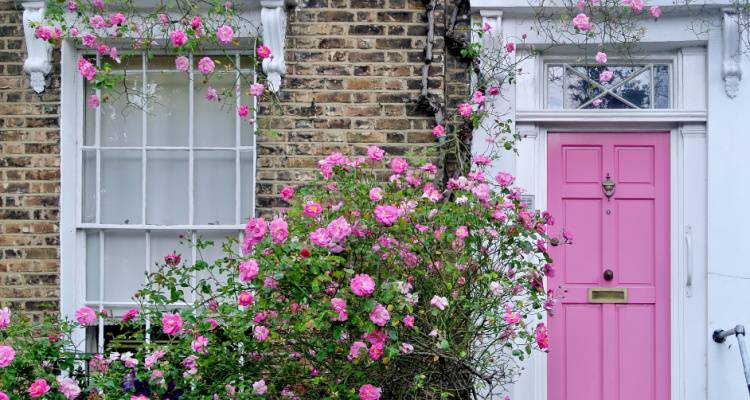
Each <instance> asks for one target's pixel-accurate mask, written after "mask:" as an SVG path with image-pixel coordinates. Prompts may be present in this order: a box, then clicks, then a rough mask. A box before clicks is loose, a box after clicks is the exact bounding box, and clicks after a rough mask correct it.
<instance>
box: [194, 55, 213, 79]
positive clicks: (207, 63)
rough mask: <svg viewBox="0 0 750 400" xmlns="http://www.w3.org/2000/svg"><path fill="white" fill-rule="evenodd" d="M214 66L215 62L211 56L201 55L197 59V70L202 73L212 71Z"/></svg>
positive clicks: (205, 73) (206, 73)
mask: <svg viewBox="0 0 750 400" xmlns="http://www.w3.org/2000/svg"><path fill="white" fill-rule="evenodd" d="M214 68H216V64H214V60H212V59H211V57H203V58H201V59H200V61H198V71H200V72H201V74H203V75H208V74H210V73H212V72H214Z"/></svg>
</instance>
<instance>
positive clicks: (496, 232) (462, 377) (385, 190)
mask: <svg viewBox="0 0 750 400" xmlns="http://www.w3.org/2000/svg"><path fill="white" fill-rule="evenodd" d="M367 154H368V156H367V157H358V158H349V157H347V156H345V155H343V154H341V153H335V154H332V155H330V156H328V157H326V158H325V159H323V160H321V161H320V162H319V166H320V172H321V176H320V179H318V180H316V181H313V182H309V184H307V185H305V186H302V187H299V188H296V189H294V188H291V187H289V188H285V189H284V190H283V191H282V196H283V199H284V201H286V202H288V203H289V208H287V209H285V210H283V212H281V213H279V214H278V215H275V216H273V217H271V218H251V219H250V220H249V221H248V223H247V226H246V229H245V232H244V240H243V241H242V242H239V241H237V240H236V239H231V238H230V239H228V240H227V241H226V242H225V243H223V244H222V245H221V246H222V249H223V250H224V253H225V254H224V256H223V257H222V258H220V259H217V260H197V261H195V262H193V263H187V262H184V261H183V259H182V256H181V255H179V254H176V253H171V254H167V255H166V256H165V259H164V263H163V264H162V265H160V266H159V268H158V271H157V272H155V273H152V274H151V275H149V277H148V284H147V285H146V286H145V287H144V288H143V289H142V290H140V291H139V292H138V293H137V294H136V296H135V298H136V299H137V300H138V302H139V303H140V304H141V306H140V307H139V308H135V309H132V310H129V311H128V312H126V313H124V314H123V315H122V316H121V317H119V321H118V323H119V324H120V325H121V329H120V330H121V331H122V332H125V333H124V334H123V335H121V336H120V337H118V338H116V339H115V340H113V341H112V342H111V343H110V347H109V348H108V350H107V352H106V354H94V355H91V356H88V357H85V358H84V361H85V363H86V366H87V369H88V371H89V378H88V380H87V381H73V380H70V381H58V380H57V378H56V376H57V375H59V374H57V375H56V374H55V373H54V372H55V371H58V372H59V371H60V370H61V369H60V367H59V366H55V365H56V363H58V364H59V363H60V361H59V360H63V361H64V363H63V365H64V366H65V367H66V368H67V369H68V370H72V366H73V363H72V361H69V360H70V359H71V357H72V356H70V355H68V356H65V357H67V358H65V357H62V356H61V354H63V352H64V346H69V347H70V348H72V346H73V345H74V343H72V340H67V339H65V338H66V337H68V336H66V335H67V333H66V334H64V335H62V336H61V335H59V334H57V336H55V339H54V340H52V339H49V340H48V341H47V342H45V341H43V340H37V341H35V343H36V342H38V343H44V346H53V344H54V343H60V344H56V345H55V346H58V347H55V349H57V350H56V351H51V352H49V353H45V354H48V355H49V358H46V357H43V356H40V354H36V358H34V357H32V356H28V357H27V356H23V358H24V359H28V360H31V359H33V360H34V362H33V363H32V362H28V363H26V362H24V363H20V362H19V361H17V360H18V356H15V357H16V359H15V360H14V359H13V358H14V356H13V355H12V354H11V352H9V351H6V350H0V354H1V355H0V363H2V364H0V368H3V372H4V374H3V380H0V391H3V392H5V393H12V394H13V396H15V397H16V398H28V397H31V398H37V397H42V396H47V398H63V397H65V398H69V399H74V398H77V396H78V395H77V394H75V392H76V390H75V388H78V389H80V393H83V395H81V398H83V396H86V397H88V398H130V399H139V400H140V399H147V398H153V399H155V398H161V399H177V398H181V399H207V398H212V399H230V398H247V399H261V398H288V399H360V400H376V399H392V398H425V399H431V398H446V397H448V398H467V396H472V395H477V396H491V395H496V394H498V393H502V392H503V389H504V387H505V385H507V384H508V383H510V382H512V381H513V380H514V379H515V378H516V376H517V373H518V370H517V369H516V367H515V361H517V360H522V359H524V358H525V357H527V356H528V355H529V354H530V353H531V352H532V351H533V349H534V348H537V349H542V350H545V349H546V348H547V340H548V339H547V331H546V327H545V326H544V323H542V322H541V321H540V320H541V318H542V317H543V314H544V312H545V310H547V309H549V308H550V306H551V297H550V294H549V293H548V292H547V291H546V290H545V287H544V276H545V274H549V273H551V272H552V271H553V269H552V266H551V262H552V260H551V259H550V257H549V255H548V253H547V249H548V246H549V245H556V244H558V240H557V239H555V238H553V237H551V236H550V235H549V232H550V227H551V226H552V225H553V224H554V219H553V218H552V216H550V215H549V214H548V213H546V212H539V211H533V210H529V209H528V208H527V207H526V205H525V204H524V203H523V202H522V201H521V198H520V193H521V192H520V190H519V189H518V188H515V187H513V186H512V185H513V180H514V179H513V177H512V176H511V175H509V174H505V173H500V174H498V175H497V176H495V177H488V176H485V172H484V171H483V169H484V167H485V165H486V164H487V163H486V162H484V161H483V159H482V158H481V157H478V161H479V162H478V163H477V164H478V166H477V168H476V169H475V170H474V171H472V172H471V173H470V174H469V175H468V176H465V177H464V176H461V177H458V178H455V179H451V180H450V181H449V182H448V185H447V188H446V189H445V190H440V189H438V188H437V187H436V186H435V185H434V184H433V183H432V180H433V178H434V174H435V169H436V168H435V166H434V165H432V164H431V163H429V162H425V163H419V164H412V163H411V162H410V161H409V160H407V159H405V158H402V157H390V158H388V157H387V155H386V154H385V152H384V151H383V150H381V149H378V148H376V147H371V148H370V149H368V152H367ZM386 169H389V170H390V176H389V177H388V179H387V181H383V179H382V172H383V171H384V170H386ZM193 245H194V246H196V247H197V253H198V254H202V253H203V252H204V251H205V249H206V248H207V247H208V246H211V245H213V243H211V242H204V241H200V240H199V241H198V242H197V243H193ZM180 304H181V305H180ZM0 316H1V315H0ZM100 317H102V314H100V313H95V312H94V311H93V310H91V309H88V308H86V307H84V308H81V309H80V310H78V312H77V313H76V315H75V319H76V321H75V322H74V323H72V324H74V325H70V324H68V325H65V326H64V328H65V329H62V331H63V332H69V331H70V330H71V329H72V328H74V327H76V326H78V327H80V326H87V325H91V324H96V323H98V321H99V318H100ZM106 319H108V320H112V319H113V317H111V316H106ZM3 321H4V320H3V319H1V318H0V323H3V324H5V325H6V326H8V325H10V326H13V323H5V322H3ZM147 324H148V325H147ZM144 326H151V330H150V331H148V334H149V340H146V333H147V330H146V329H144ZM11 332H15V333H16V335H21V336H33V335H26V334H22V333H21V332H20V331H11ZM128 332H129V333H128ZM37 337H38V335H37ZM2 338H3V340H2V341H0V343H1V344H3V345H4V346H10V347H13V348H15V351H16V352H19V351H21V352H28V351H29V350H28V348H27V346H26V345H23V344H21V345H18V344H17V342H16V340H27V339H12V336H7V335H6V336H3V337H2ZM50 338H52V336H50ZM28 340H31V339H28ZM125 340H127V341H128V342H129V343H132V342H133V341H136V342H138V341H140V342H142V343H143V344H142V345H139V346H135V347H132V345H131V347H124V346H123V343H125ZM48 342H49V343H48ZM63 343H64V344H63ZM24 354H27V353H24ZM40 365H41V366H40ZM44 365H53V366H52V367H48V368H47V369H45V367H44ZM56 368H57V369H56ZM62 370H65V369H64V368H63V369H62ZM8 371H14V372H13V373H12V375H9V374H8ZM21 375H22V376H23V378H16V377H17V376H21ZM9 376H13V377H14V378H12V379H11V378H8V377H9ZM17 379H18V380H17ZM39 379H43V380H45V382H41V381H39ZM21 382H23V383H22V384H21ZM65 393H68V394H67V395H66V394H65ZM74 394H75V395H74ZM61 396H63V397H61ZM0 398H2V394H0Z"/></svg>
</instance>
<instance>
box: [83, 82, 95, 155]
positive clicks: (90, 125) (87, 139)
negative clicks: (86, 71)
mask: <svg viewBox="0 0 750 400" xmlns="http://www.w3.org/2000/svg"><path fill="white" fill-rule="evenodd" d="M87 86H88V85H87ZM92 94H96V91H95V90H93V88H89V89H87V91H86V98H84V102H87V100H88V98H89V96H90V95H92ZM83 110H84V111H83V112H84V113H85V114H86V125H85V126H84V129H83V145H84V146H94V145H95V144H96V139H95V138H96V112H97V110H98V108H91V107H89V106H88V105H86V106H85V107H84V108H83Z"/></svg>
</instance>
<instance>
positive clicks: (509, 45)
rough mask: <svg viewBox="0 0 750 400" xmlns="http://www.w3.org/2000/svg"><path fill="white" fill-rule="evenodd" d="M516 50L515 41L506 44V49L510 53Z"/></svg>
mask: <svg viewBox="0 0 750 400" xmlns="http://www.w3.org/2000/svg"><path fill="white" fill-rule="evenodd" d="M515 50H516V44H515V43H513V42H508V43H506V44H505V51H507V52H508V53H512V52H514V51H515Z"/></svg>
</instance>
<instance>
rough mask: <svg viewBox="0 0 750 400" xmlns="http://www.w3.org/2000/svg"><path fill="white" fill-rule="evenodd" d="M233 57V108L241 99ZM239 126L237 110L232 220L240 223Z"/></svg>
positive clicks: (240, 83) (239, 59) (238, 56)
mask: <svg viewBox="0 0 750 400" xmlns="http://www.w3.org/2000/svg"><path fill="white" fill-rule="evenodd" d="M234 57H235V66H236V67H237V68H238V70H237V72H236V75H235V82H234V94H235V98H236V100H235V106H236V108H235V109H239V107H240V103H241V100H242V90H243V88H242V79H241V76H240V71H239V68H241V67H242V66H241V65H240V62H242V61H241V57H240V55H239V53H238V54H235V55H234ZM254 114H255V111H254V110H253V115H254ZM241 126H242V120H241V119H240V116H239V114H238V113H237V112H235V113H234V145H235V152H234V156H235V158H234V167H235V168H234V221H235V222H236V223H238V224H239V223H240V222H241V221H240V218H241V215H240V212H241V211H240V210H241V207H240V205H241V203H242V195H241V194H242V193H241V192H242V176H241V175H240V142H241V140H240V139H241V138H240V135H241Z"/></svg>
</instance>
